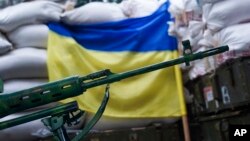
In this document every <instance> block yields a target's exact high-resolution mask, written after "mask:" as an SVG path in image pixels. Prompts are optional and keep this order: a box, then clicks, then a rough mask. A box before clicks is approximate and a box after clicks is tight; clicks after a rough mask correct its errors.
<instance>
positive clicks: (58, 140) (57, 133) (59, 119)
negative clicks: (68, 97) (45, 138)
mask: <svg viewBox="0 0 250 141" xmlns="http://www.w3.org/2000/svg"><path fill="white" fill-rule="evenodd" d="M42 122H43V124H44V125H45V126H47V127H48V128H49V130H50V131H51V132H52V133H53V135H54V139H55V141H70V139H69V136H68V134H67V132H66V129H65V127H64V123H65V121H64V118H63V116H54V117H49V118H45V119H42Z"/></svg>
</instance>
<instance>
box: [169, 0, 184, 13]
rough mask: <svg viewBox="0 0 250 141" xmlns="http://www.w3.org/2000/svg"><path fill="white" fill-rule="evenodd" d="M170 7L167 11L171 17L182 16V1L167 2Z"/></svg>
mask: <svg viewBox="0 0 250 141" xmlns="http://www.w3.org/2000/svg"><path fill="white" fill-rule="evenodd" d="M169 2H170V5H169V8H168V11H169V12H170V14H171V15H172V17H177V16H180V15H182V13H183V12H184V9H185V4H184V0H169Z"/></svg>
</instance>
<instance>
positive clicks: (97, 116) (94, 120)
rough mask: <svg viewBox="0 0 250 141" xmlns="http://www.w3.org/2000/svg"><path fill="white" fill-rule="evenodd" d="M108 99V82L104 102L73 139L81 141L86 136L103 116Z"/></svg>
mask: <svg viewBox="0 0 250 141" xmlns="http://www.w3.org/2000/svg"><path fill="white" fill-rule="evenodd" d="M108 100H109V84H107V86H106V90H105V94H104V97H103V100H102V104H101V106H100V107H99V109H98V111H97V112H96V114H95V115H94V117H93V118H92V119H91V121H90V122H89V123H88V124H87V125H86V127H85V128H84V129H83V130H82V131H81V132H80V133H79V134H78V135H77V136H75V137H74V138H73V140H72V141H81V140H83V139H84V138H85V137H86V135H87V134H88V132H89V131H90V130H91V129H92V128H93V127H94V125H95V124H96V123H97V121H98V120H99V119H100V118H101V117H102V114H103V112H104V111H105V108H106V106H107V103H108Z"/></svg>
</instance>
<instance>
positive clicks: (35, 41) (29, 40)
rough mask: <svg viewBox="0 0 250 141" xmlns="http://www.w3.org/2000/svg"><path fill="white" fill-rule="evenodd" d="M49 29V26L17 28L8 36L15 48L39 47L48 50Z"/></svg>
mask: <svg viewBox="0 0 250 141" xmlns="http://www.w3.org/2000/svg"><path fill="white" fill-rule="evenodd" d="M48 33H49V28H48V27H47V25H43V24H37V25H36V24H34V25H25V26H21V27H18V28H16V29H15V30H13V31H11V32H9V33H8V34H7V36H8V38H9V40H10V41H11V43H12V44H13V46H14V47H15V48H21V47H27V46H30V47H38V48H46V47H47V42H48Z"/></svg>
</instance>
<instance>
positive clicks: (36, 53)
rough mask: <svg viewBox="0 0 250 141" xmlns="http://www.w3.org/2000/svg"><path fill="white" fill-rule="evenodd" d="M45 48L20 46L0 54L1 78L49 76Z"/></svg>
mask: <svg viewBox="0 0 250 141" xmlns="http://www.w3.org/2000/svg"><path fill="white" fill-rule="evenodd" d="M46 61H47V52H46V50H45V49H37V48H30V47H29V48H28V47H27V48H20V49H16V50H13V51H11V52H10V53H8V54H6V55H3V56H0V66H1V67H0V78H1V79H2V80H7V79H18V78H47V77H48V73H47V64H46Z"/></svg>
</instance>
